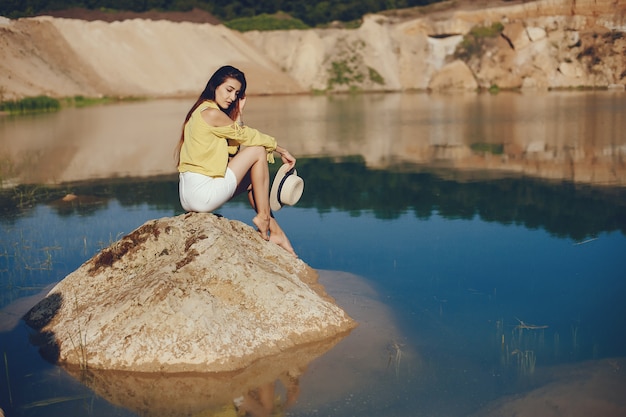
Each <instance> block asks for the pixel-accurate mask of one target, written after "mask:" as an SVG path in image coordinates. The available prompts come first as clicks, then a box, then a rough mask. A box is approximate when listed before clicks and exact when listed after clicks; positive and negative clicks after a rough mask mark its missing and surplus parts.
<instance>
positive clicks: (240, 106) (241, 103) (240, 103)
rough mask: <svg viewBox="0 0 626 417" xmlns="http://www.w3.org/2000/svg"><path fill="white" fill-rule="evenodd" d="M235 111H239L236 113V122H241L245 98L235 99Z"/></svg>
mask: <svg viewBox="0 0 626 417" xmlns="http://www.w3.org/2000/svg"><path fill="white" fill-rule="evenodd" d="M237 106H238V107H237V109H238V110H239V111H238V112H237V121H238V122H239V121H243V108H244V107H245V106H246V98H245V97H240V98H238V99H237Z"/></svg>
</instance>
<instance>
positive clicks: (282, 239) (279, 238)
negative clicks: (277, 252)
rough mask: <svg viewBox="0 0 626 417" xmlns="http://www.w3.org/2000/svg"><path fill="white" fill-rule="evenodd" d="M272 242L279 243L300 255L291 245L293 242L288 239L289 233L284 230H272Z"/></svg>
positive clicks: (292, 252) (294, 253) (294, 254)
mask: <svg viewBox="0 0 626 417" xmlns="http://www.w3.org/2000/svg"><path fill="white" fill-rule="evenodd" d="M270 242H272V243H275V244H277V245H278V246H280V247H281V248H283V249H285V250H286V251H287V252H289V253H290V254H292V255H293V256H295V257H296V258H297V257H298V255H296V252H295V251H294V250H293V247H292V246H291V242H289V239H287V235H286V234H285V233H283V232H282V231H279V232H272V233H271V234H270Z"/></svg>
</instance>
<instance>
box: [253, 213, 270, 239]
mask: <svg viewBox="0 0 626 417" xmlns="http://www.w3.org/2000/svg"><path fill="white" fill-rule="evenodd" d="M252 223H254V225H255V226H256V227H257V229H258V230H259V233H260V234H261V237H262V238H263V239H265V240H269V236H268V235H267V234H268V233H269V231H270V217H267V218H263V217H261V216H259V215H256V216H254V219H252Z"/></svg>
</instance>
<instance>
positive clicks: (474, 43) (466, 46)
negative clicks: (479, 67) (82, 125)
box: [454, 22, 504, 61]
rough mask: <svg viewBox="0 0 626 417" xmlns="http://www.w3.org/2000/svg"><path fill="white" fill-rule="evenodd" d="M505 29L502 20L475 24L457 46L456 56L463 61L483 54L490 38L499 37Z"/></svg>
mask: <svg viewBox="0 0 626 417" xmlns="http://www.w3.org/2000/svg"><path fill="white" fill-rule="evenodd" d="M503 30H504V25H503V24H502V23H500V22H496V23H493V24H492V25H491V26H475V27H473V28H472V29H471V30H470V31H469V33H468V34H467V35H465V36H464V37H463V40H462V41H461V43H460V44H459V45H458V46H457V48H456V51H455V52H454V56H455V58H457V59H462V60H463V61H469V60H470V59H471V58H473V57H477V56H480V55H482V51H483V48H484V46H485V43H486V42H487V41H488V40H489V39H493V38H497V37H498V36H500V34H501V33H502V31H503Z"/></svg>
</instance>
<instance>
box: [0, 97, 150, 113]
mask: <svg viewBox="0 0 626 417" xmlns="http://www.w3.org/2000/svg"><path fill="white" fill-rule="evenodd" d="M138 100H143V98H140V97H118V98H115V97H106V96H105V97H85V96H74V97H68V98H64V99H61V100H59V99H56V98H53V97H48V96H37V97H25V98H22V99H19V100H5V101H0V112H7V113H10V114H29V113H45V112H51V111H57V110H60V109H61V108H62V107H87V106H95V105H98V104H107V103H118V102H121V101H138Z"/></svg>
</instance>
